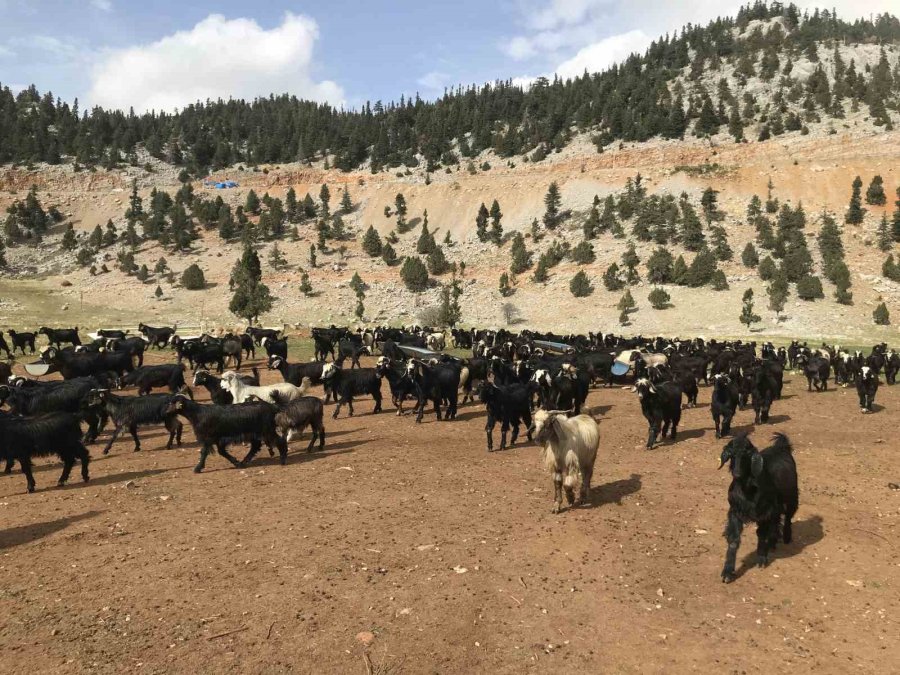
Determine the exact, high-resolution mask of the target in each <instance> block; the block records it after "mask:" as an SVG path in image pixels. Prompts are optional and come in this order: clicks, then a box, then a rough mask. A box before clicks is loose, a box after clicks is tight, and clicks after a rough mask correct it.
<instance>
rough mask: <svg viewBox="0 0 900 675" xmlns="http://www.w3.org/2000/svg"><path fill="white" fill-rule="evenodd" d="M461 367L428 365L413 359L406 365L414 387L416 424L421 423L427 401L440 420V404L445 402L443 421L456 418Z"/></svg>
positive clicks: (437, 364) (444, 364)
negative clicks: (432, 406)
mask: <svg viewBox="0 0 900 675" xmlns="http://www.w3.org/2000/svg"><path fill="white" fill-rule="evenodd" d="M460 372H461V367H460V366H459V365H457V364H456V363H436V364H429V363H425V362H424V361H420V360H418V359H413V360H411V361H409V362H408V363H407V364H406V373H407V376H408V377H409V379H410V381H411V382H412V383H413V384H414V385H415V387H416V398H417V399H418V402H417V403H416V409H417V414H416V423H420V422H421V421H422V416H423V415H424V414H425V406H426V405H427V404H428V401H431V402H432V404H433V405H434V412H435V415H436V416H437V418H438V421H440V420H441V403H443V402H444V401H446V402H447V412H446V416H445V419H447V420H452V419H455V418H456V409H457V405H458V401H459V378H460Z"/></svg>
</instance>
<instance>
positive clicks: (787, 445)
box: [772, 433, 794, 454]
mask: <svg viewBox="0 0 900 675" xmlns="http://www.w3.org/2000/svg"><path fill="white" fill-rule="evenodd" d="M772 440H773V443H772V447H773V448H777V449H778V450H785V451H787V452H789V453H791V454H793V452H794V448H793V447H791V441H790V439H789V438H788V437H787V436H785V435H784V434H782V433H777V434H775V435H774V436H772Z"/></svg>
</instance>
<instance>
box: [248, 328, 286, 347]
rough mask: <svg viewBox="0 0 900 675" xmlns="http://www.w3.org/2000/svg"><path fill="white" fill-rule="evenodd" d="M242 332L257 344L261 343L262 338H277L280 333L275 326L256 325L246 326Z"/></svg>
mask: <svg viewBox="0 0 900 675" xmlns="http://www.w3.org/2000/svg"><path fill="white" fill-rule="evenodd" d="M244 332H245V333H246V334H247V335H249V336H250V337H251V338H252V339H253V341H254V342H255V343H256V344H258V345H261V344H262V341H263V338H272V339H273V340H276V339H278V335H279V334H280V333H281V331H280V330H277V329H275V328H257V327H256V326H247V330H245V331H244Z"/></svg>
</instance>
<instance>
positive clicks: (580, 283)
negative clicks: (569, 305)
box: [569, 270, 594, 298]
mask: <svg viewBox="0 0 900 675" xmlns="http://www.w3.org/2000/svg"><path fill="white" fill-rule="evenodd" d="M569 291H570V292H571V293H572V295H574V296H575V297H576V298H584V297H587V296H588V295H590V294H591V293H593V292H594V287H593V286H591V281H590V279H588V276H587V274H585V272H584V270H578V272H576V273H575V276H574V277H572V279H571V280H570V281H569Z"/></svg>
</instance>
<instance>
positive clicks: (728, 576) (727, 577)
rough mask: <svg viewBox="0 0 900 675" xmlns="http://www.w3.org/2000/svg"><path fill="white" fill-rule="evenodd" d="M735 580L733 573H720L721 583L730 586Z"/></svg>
mask: <svg viewBox="0 0 900 675" xmlns="http://www.w3.org/2000/svg"><path fill="white" fill-rule="evenodd" d="M734 580H735V576H734V572H722V583H723V584H730V583H731V582H732V581H734Z"/></svg>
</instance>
